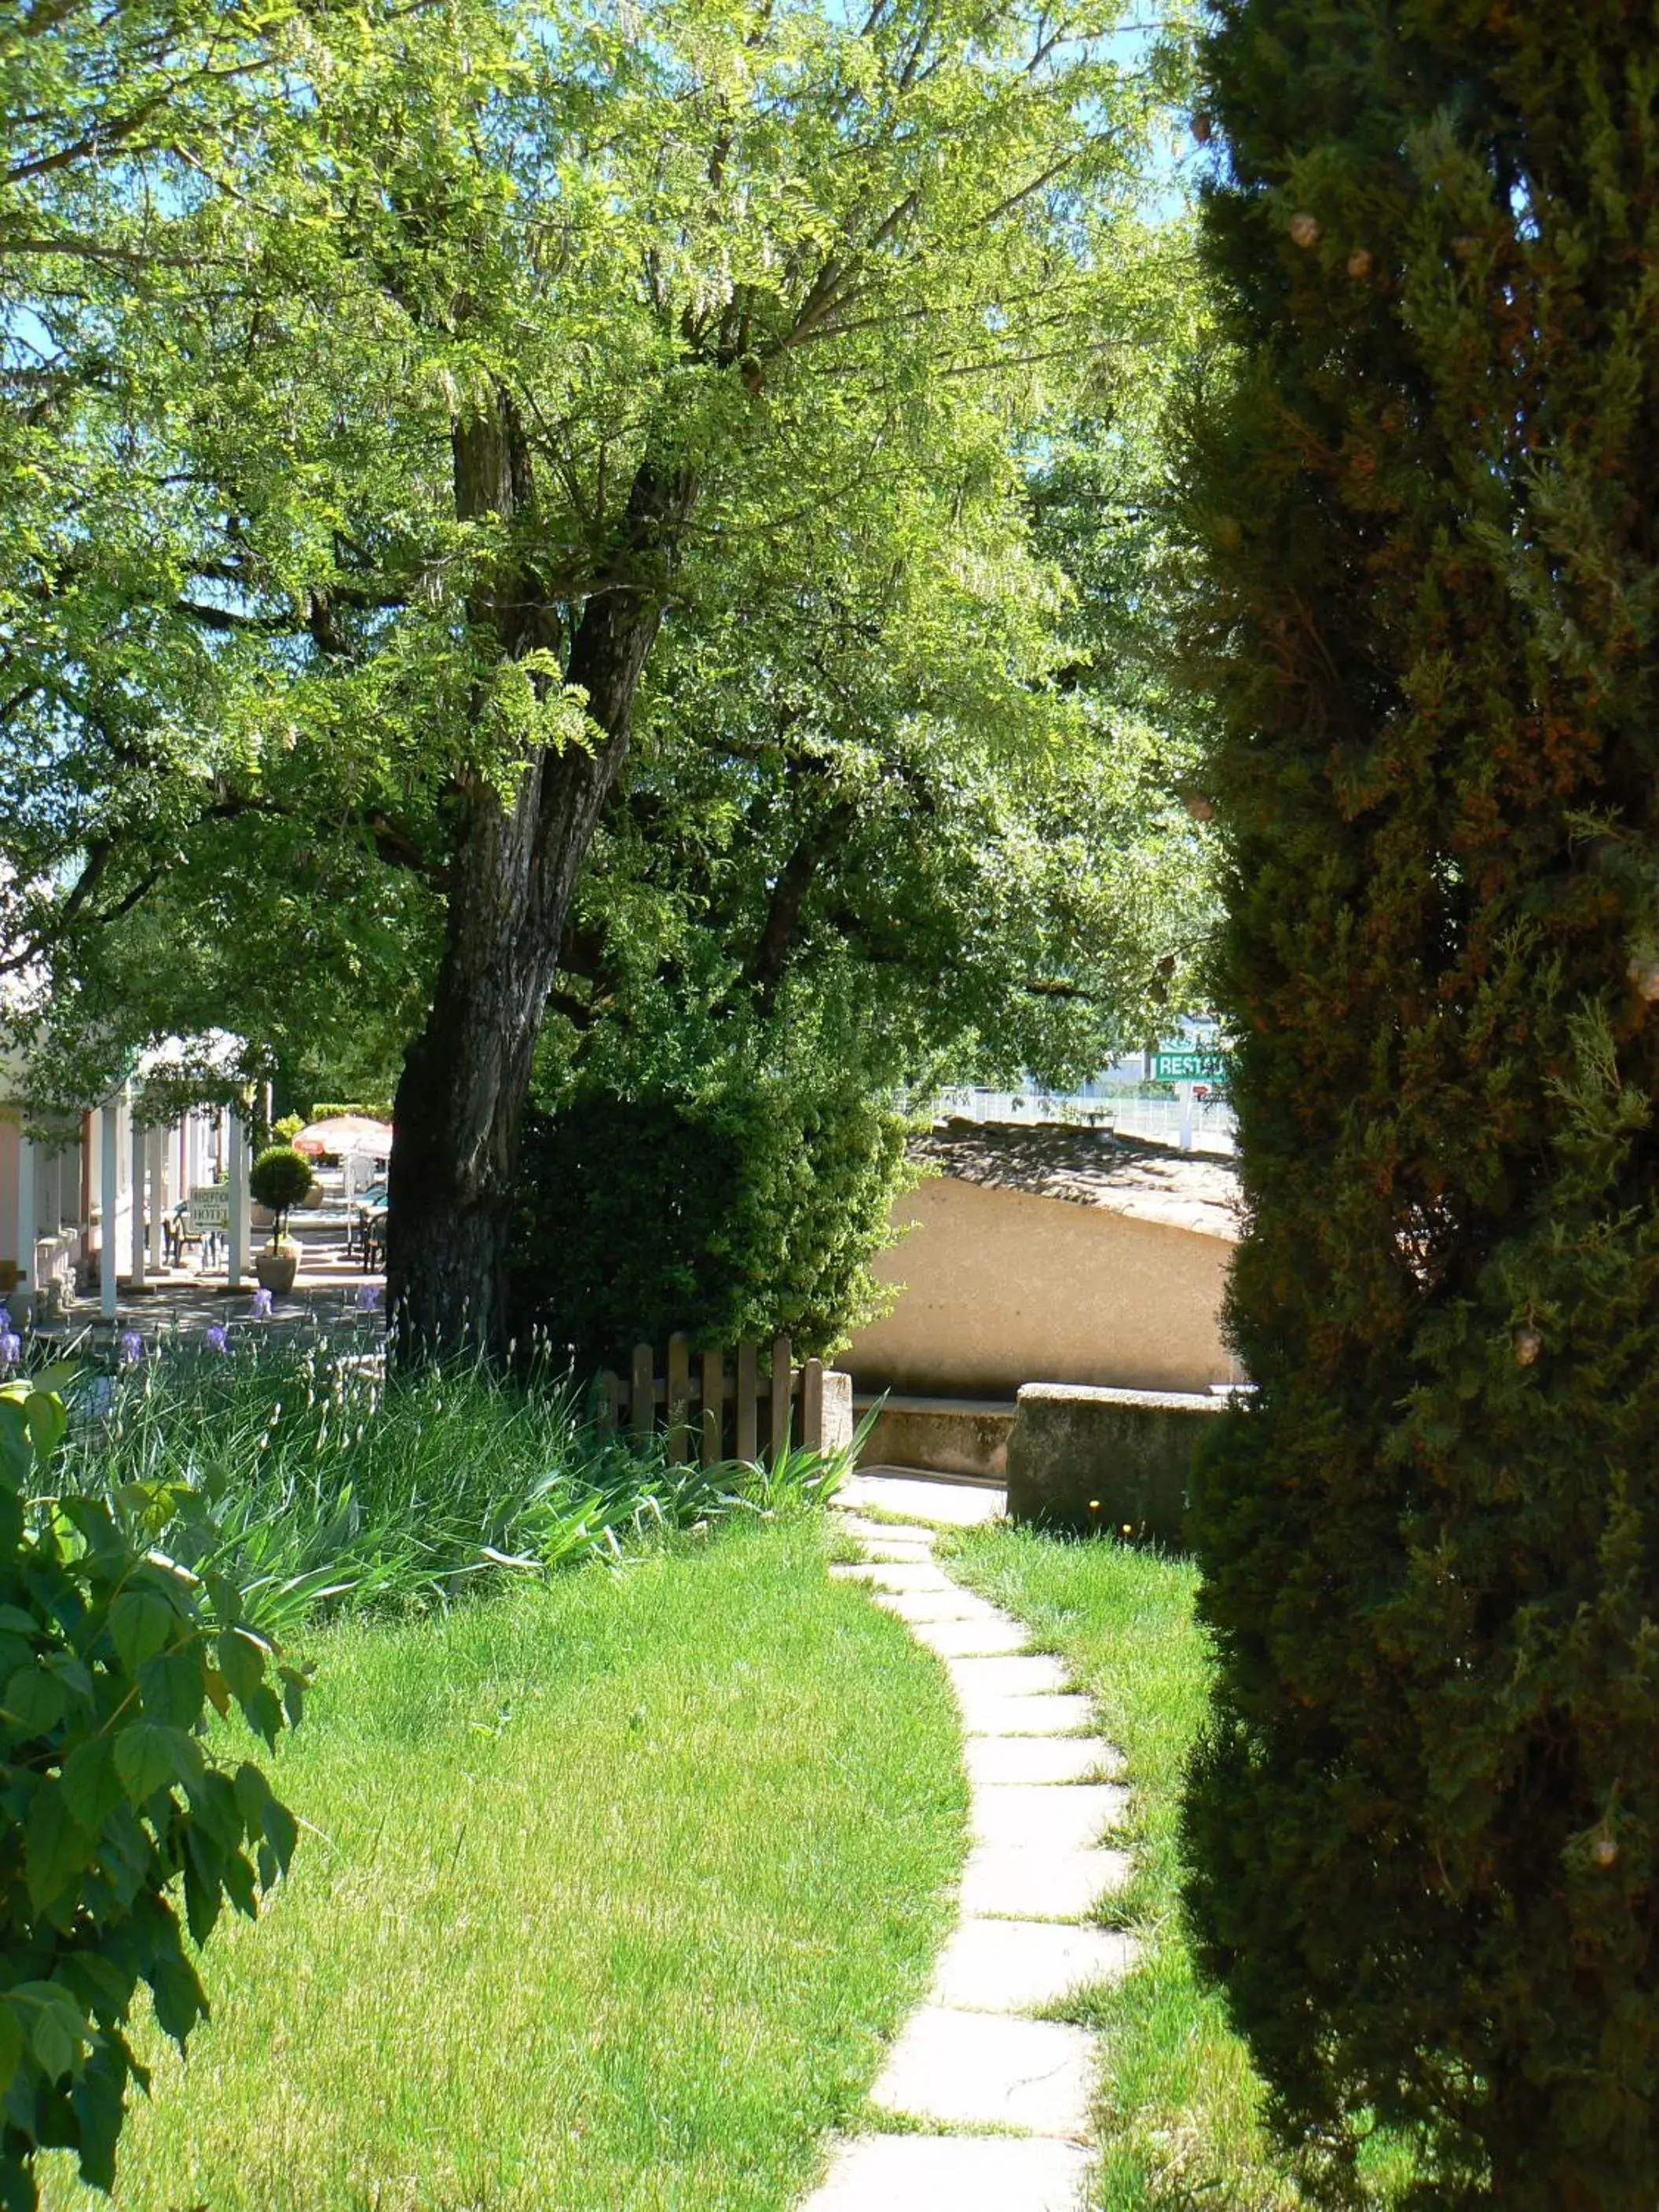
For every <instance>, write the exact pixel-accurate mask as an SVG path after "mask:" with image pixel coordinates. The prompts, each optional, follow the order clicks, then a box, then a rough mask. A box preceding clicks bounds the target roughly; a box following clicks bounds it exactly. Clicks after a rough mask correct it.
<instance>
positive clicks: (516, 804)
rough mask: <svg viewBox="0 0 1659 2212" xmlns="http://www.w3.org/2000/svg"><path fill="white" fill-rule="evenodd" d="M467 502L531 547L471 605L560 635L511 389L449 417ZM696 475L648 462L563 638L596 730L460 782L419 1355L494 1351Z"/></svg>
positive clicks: (410, 1325) (411, 1250) (569, 675)
mask: <svg viewBox="0 0 1659 2212" xmlns="http://www.w3.org/2000/svg"><path fill="white" fill-rule="evenodd" d="M454 442H455V491H456V506H457V510H458V512H459V513H460V515H461V516H462V517H463V518H469V517H477V516H483V515H486V514H489V513H495V514H496V515H499V516H500V517H501V520H502V521H503V522H505V523H507V524H509V525H512V526H515V532H514V534H515V536H516V537H517V538H518V539H519V540H520V545H521V548H522V550H520V551H519V552H517V553H515V555H514V556H513V558H512V559H511V560H509V561H507V562H504V563H503V565H502V568H501V571H500V573H498V574H497V575H496V576H495V578H494V579H492V580H491V581H490V583H489V586H487V587H485V588H484V589H483V590H481V591H480V592H479V593H478V595H477V598H476V599H475V600H474V602H473V605H472V607H471V617H472V620H473V623H474V625H475V628H477V629H482V630H483V631H484V632H485V633H486V634H487V635H492V636H493V637H494V638H495V640H496V641H498V643H499V647H500V652H501V658H503V659H520V658H522V657H523V656H524V655H525V654H526V653H530V652H532V651H536V650H540V649H545V648H548V647H552V648H554V649H557V648H558V647H559V645H560V643H561V635H560V623H559V618H558V614H557V611H556V608H555V607H554V606H553V605H551V604H550V602H549V600H548V599H547V597H546V594H545V592H544V588H543V586H541V584H540V582H539V580H538V575H537V564H536V561H535V550H536V549H535V544H534V483H533V477H532V467H531V461H530V456H529V453H528V450H527V447H526V441H525V439H524V435H523V433H522V429H521V426H520V422H519V420H518V416H517V414H516V411H515V410H514V409H513V404H512V402H511V400H510V398H508V397H507V395H506V394H505V393H501V394H499V395H498V396H497V399H496V403H495V406H494V408H493V409H491V410H489V411H487V412H486V413H485V414H484V415H483V416H482V417H481V418H480V419H478V420H477V421H474V422H468V423H466V424H465V425H463V426H461V427H459V428H458V429H457V431H456V434H455V441H454ZM695 497H696V485H695V483H694V481H693V479H692V478H691V477H690V474H689V473H688V472H686V471H683V470H666V471H662V470H659V469H657V468H654V467H653V465H651V464H650V463H649V462H646V463H643V464H642V465H641V467H640V469H639V471H637V473H636V475H635V481H634V485H633V489H632V493H631V495H630V497H629V506H628V510H627V513H626V516H625V518H624V520H623V526H622V529H621V531H620V532H619V534H618V539H617V544H616V545H615V547H614V548H613V550H612V553H611V558H610V560H609V561H608V562H607V563H606V565H605V569H604V571H603V572H602V574H600V575H599V577H598V578H597V579H596V580H595V582H594V584H593V586H592V589H591V591H590V592H589V594H588V596H587V598H586V602H585V605H584V608H583V612H582V615H581V617H580V622H579V623H578V625H577V627H576V629H575V631H574V635H573V636H572V637H571V639H570V641H569V650H568V654H566V655H565V656H564V665H565V680H566V682H568V683H569V684H579V685H580V687H581V688H582V690H584V691H586V695H587V705H588V713H589V714H590V715H591V716H592V720H593V721H594V723H595V724H596V725H597V726H598V729H599V732H601V733H602V738H601V739H600V740H599V741H598V742H596V744H595V747H594V750H592V751H591V752H590V751H587V750H583V749H581V748H580V747H577V746H571V747H569V748H568V749H567V750H563V751H552V750H544V751H542V752H541V753H539V754H538V755H537V756H536V757H534V758H532V760H531V761H530V763H528V764H527V766H526V769H525V770H524V772H523V774H522V775H521V776H520V781H519V783H518V785H517V787H516V789H515V790H514V791H513V794H512V796H511V799H509V800H503V799H502V798H501V793H499V791H498V790H497V789H496V788H495V786H494V785H493V784H492V783H491V782H490V781H489V778H488V777H487V776H485V775H483V774H482V773H480V774H476V775H471V776H469V777H467V778H465V779H464V780H461V781H458V783H457V787H456V790H455V794H454V808H453V823H454V828H453V836H452V839H451V842H450V848H449V856H448V912H447V927H446V932H445V941H444V951H443V957H442V961H441V966H440V969H439V973H438V980H437V985H436V988H435V992H434V994H433V1000H432V1006H431V1011H430V1012H429V1013H428V1016H427V1020H426V1026H425V1028H424V1029H423V1030H422V1032H421V1035H420V1036H418V1037H417V1038H416V1041H415V1042H414V1043H413V1044H412V1045H411V1046H410V1050H409V1053H408V1055H407V1057H406V1059H405V1061H404V1073H403V1077H402V1079H401V1081H400V1082H399V1084H398V1098H397V1113H396V1130H395V1134H394V1139H393V1143H392V1169H391V1179H390V1205H389V1224H388V1236H387V1255H386V1257H387V1277H388V1289H389V1292H390V1299H391V1305H392V1315H393V1341H394V1346H395V1348H396V1350H397V1352H398V1355H399V1356H400V1357H401V1358H404V1359H408V1358H411V1357H420V1356H423V1355H425V1354H427V1353H428V1352H436V1353H451V1352H459V1351H464V1350H469V1349H483V1351H485V1352H496V1351H499V1350H500V1349H501V1348H502V1345H503V1341H504V1338H505V1334H506V1313H507V1307H506V1296H505V1291H506V1266H507V1243H508V1237H509V1233H510V1229H511V1219H512V1211H511V1209H512V1191H513V1174H514V1170H515V1167H516V1164H517V1159H518V1150H519V1133H520V1125H521V1123H522V1120H523V1115H524V1107H525V1101H526V1097H527V1095H528V1091H529V1087H530V1076H531V1068H532V1061H533V1059H534V1055H535V1050H536V1042H537V1039H538V1036H540V1034H541V1027H542V1021H543V1017H544V1013H545V1011H546V1006H547V1000H548V996H549V994H550V991H551V989H552V986H553V980H554V975H555V973H556V968H557V963H558V951H559V946H560V944H561V941H562V938H563V935H564V931H565V925H566V922H567V921H568V916H569V913H570V906H571V901H572V898H573V896H574V892H575V887H576V883H577V878H578V877H579V874H580V869H581V866H582V863H583V861H584V860H586V856H587V852H588V848H589V847H590V846H591V845H592V841H593V835H594V831H595V829H597V827H598V824H599V815H600V812H601V810H602V809H603V807H604V805H605V799H606V798H607V796H608V795H609V793H610V791H611V786H612V784H613V783H614V782H615V781H616V777H617V772H618V770H619V769H620V768H621V766H622V764H623V759H624V758H625V757H626V754H627V750H628V741H629V723H630V720H631V717H632V714H633V707H634V699H635V693H636V691H637V690H638V688H639V682H640V678H641V675H642V673H643V672H644V669H645V665H646V662H647V659H648V657H649V655H650V652H651V647H652V646H653V643H654V642H655V641H656V636H657V632H658V629H659V627H660V625H661V621H662V590H663V585H664V583H665V578H666V574H667V571H668V568H669V567H670V565H671V561H672V557H673V554H674V550H675V547H676V545H677V543H678V538H679V536H680V534H681V532H683V530H684V525H685V523H686V521H687V520H688V519H689V517H690V512H691V507H692V504H693V501H694V500H695Z"/></svg>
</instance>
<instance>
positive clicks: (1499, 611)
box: [1187, 0, 1659, 2212]
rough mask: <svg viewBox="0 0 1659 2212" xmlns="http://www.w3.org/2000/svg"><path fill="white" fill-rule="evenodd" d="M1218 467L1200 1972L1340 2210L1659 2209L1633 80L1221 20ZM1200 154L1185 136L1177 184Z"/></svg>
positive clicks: (1413, 39)
mask: <svg viewBox="0 0 1659 2212" xmlns="http://www.w3.org/2000/svg"><path fill="white" fill-rule="evenodd" d="M1207 65H1208V71H1209V77H1210V93H1209V96H1208V106H1209V112H1210V113H1211V115H1212V117H1213V118H1214V122H1215V125H1217V126H1218V145H1219V144H1225V148H1226V161H1227V162H1228V163H1230V165H1231V166H1230V167H1228V168H1227V169H1225V172H1224V173H1220V174H1219V175H1218V181H1217V183H1216V185H1215V187H1214V189H1213V190H1212V191H1211V192H1210V193H1209V195H1208V197H1207V204H1206V214H1205V238H1206V252H1207V255H1208V258H1209V262H1210V265H1211V268H1212V271H1213V273H1214V274H1215V276H1217V277H1218V280H1219V284H1220V289H1221V291H1222V295H1223V299H1224V310H1225V313H1224V320H1225V327H1226V331H1227V335H1228V336H1229V337H1231V342H1232V343H1233V346H1234V347H1235V349H1236V350H1237V361H1238V362H1239V364H1240V366H1239V368H1238V372H1237V380H1236V382H1235V384H1234V386H1232V388H1231V392H1230V393H1229V394H1228V395H1227V397H1226V398H1225V400H1224V402H1223V404H1220V405H1219V406H1218V409H1217V410H1215V411H1214V412H1212V414H1211V415H1210V416H1208V417H1207V419H1200V420H1198V421H1197V422H1196V424H1195V427H1194V431H1193V441H1192V451H1191V457H1190V465H1189V471H1188V484H1187V498H1188V508H1189V513H1190V517H1191V521H1192V525H1193V528H1194V532H1195V534H1196V535H1197V537H1198V538H1199V539H1200V542H1201V545H1202V549H1203V579H1202V581H1201V584H1200V594H1199V605H1198V609H1197V623H1196V631H1195V650H1196V653H1197V657H1198V660H1199V664H1200V674H1201V677H1202V679H1203V681H1204V682H1205V683H1206V685H1207V686H1208V687H1209V689H1210V690H1212V693H1213V694H1214V696H1216V697H1217V698H1218V702H1219V706H1220V711H1221V714H1222V718H1223V720H1224V723H1225V738H1224V740H1223V742H1222V744H1221V748H1220V752H1219V757H1218V760H1217V763H1216V766H1215V791H1216V796H1217V798H1218V801H1219V804H1220V810H1221V815H1222V819H1223V821H1224V823H1225V826H1226V828H1227V829H1228V831H1229V835H1230V837H1231V886H1230V906H1231V918H1230V921H1229V924H1228V927H1227V932H1226V938H1225V949H1224V952H1223V956H1222V966H1223V971H1224V972H1223V976H1222V982H1221V988H1222V993H1223V996H1224V998H1225V1002H1226V1003H1227V1004H1228V1005H1229V1006H1231V1010H1232V1014H1233V1019H1234V1022H1235V1024H1236V1029H1237V1066H1236V1076H1235V1081H1234V1097H1235V1102H1236V1104H1237V1110H1238V1114H1239V1119H1240V1127H1241V1141H1242V1153H1243V1171H1244V1176H1245V1180H1246V1184H1247V1189H1248V1197H1249V1214H1250V1228H1249V1235H1248V1236H1247V1237H1246V1239H1245V1241H1244V1243H1243V1245H1242V1247H1241V1249H1240V1251H1239V1254H1238V1258H1237V1269H1236V1273H1235V1276H1234V1281H1233V1289H1232V1294H1231V1326H1232V1329H1233V1332H1234V1334H1235V1338H1236V1340H1237V1347H1238V1350H1239V1352H1240V1353H1241V1355H1242V1357H1243V1360H1244V1361H1245V1363H1246V1364H1247V1366H1248V1369H1249V1373H1250V1374H1251V1376H1253V1377H1254V1379H1255V1382H1256V1383H1257V1384H1258V1386H1259V1395H1258V1397H1257V1400H1256V1401H1255V1405H1254V1406H1253V1407H1251V1408H1250V1409H1249V1410H1248V1411H1245V1412H1241V1413H1237V1414H1235V1415H1232V1416H1230V1418H1229V1419H1228V1420H1227V1422H1226V1423H1225V1428H1224V1433H1223V1436H1222V1437H1221V1438H1220V1439H1219V1440H1218V1449H1215V1450H1213V1451H1212V1453H1211V1454H1210V1455H1208V1457H1207V1462H1206V1471H1205V1474H1204V1478H1203V1481H1202V1483H1201V1486H1200V1487H1201V1492H1202V1495H1201V1498H1200V1504H1199V1509H1198V1510H1197V1513H1196V1515H1195V1516H1194V1524H1193V1532H1192V1533H1193V1535H1194V1540H1195V1542H1196V1545H1197V1548H1198V1550H1199V1553H1200V1558H1201V1560H1202V1565H1203V1569H1204V1577H1205V1582H1204V1596H1203V1610H1204V1613H1205V1616H1206V1620H1208V1621H1209V1622H1210V1624H1211V1625H1212V1627H1213V1629H1214V1632H1215V1634H1216V1638H1217V1641H1218V1649H1219V1655H1220V1660H1221V1677H1220V1692H1219V1698H1218V1709H1217V1712H1216V1716H1215V1719H1214V1723H1213V1725H1212V1728H1211V1729H1210V1732H1209V1735H1208V1737H1207V1740H1206V1743H1205V1746H1204V1747H1203V1750H1202V1753H1201V1755H1200V1758H1199V1760H1198V1762H1197V1765H1196V1766H1195V1769H1194V1774H1193V1777H1192V1781H1191V1786H1190V1793H1189V1798H1188V1814H1187V1839H1188V1852H1189V1855H1190V1858H1191V1862H1192V1869H1193V1871H1192V1875H1191V1881H1190V1887H1189V1894H1188V1902H1189V1906H1190V1911H1191V1916H1192V1920H1193V1923H1194V1929H1195V1932H1196V1935H1197V1937H1198V1939H1199V1946H1200V1955H1201V1961H1202V1964H1203V1965H1204V1966H1205V1967H1206V1969H1207V1971H1208V1972H1210V1974H1211V1975H1212V1976H1213V1977H1215V1978H1218V1979H1219V1980H1220V1981H1221V1982H1222V1983H1223V1984H1225V1990H1226V1993H1227V1996H1228V2000H1229V2003H1230V2006H1231V2012H1232V2014H1233V2016H1234V2018H1235V2019H1236V2021H1237V2023H1238V2024H1239V2026H1240V2027H1242V2028H1243V2032H1244V2033H1246V2034H1247V2035H1248V2037H1249V2041H1250V2044H1251V2045H1252V2048H1253V2050H1254V2052H1255V2057H1256V2059H1257V2061H1258V2063H1259V2064H1260V2066H1261V2069H1262V2071H1263V2073H1264V2075H1265V2076H1266V2078H1267V2083H1268V2085H1269V2088H1270V2092H1271V2115H1272V2118H1273V2121H1274V2123H1275V2124H1276V2126H1277V2127H1278V2129H1279V2131H1280V2132H1281V2134H1282V2136H1284V2138H1285V2141H1286V2142H1289V2143H1291V2144H1294V2145H1296V2146H1297V2147H1298V2148H1299V2149H1300V2151H1301V2152H1302V2153H1303V2154H1304V2160H1305V2161H1306V2163H1307V2164H1308V2165H1309V2166H1310V2169H1311V2170H1313V2171H1315V2172H1316V2173H1318V2174H1320V2175H1321V2176H1322V2179H1321V2184H1320V2185H1321V2187H1322V2189H1324V2190H1327V2191H1333V2192H1337V2193H1340V2191H1341V2190H1342V2189H1343V2188H1344V2187H1345V2186H1346V2182H1345V2179H1344V2178H1345V2176H1346V2175H1348V2174H1349V2173H1350V2172H1352V2166H1353V2163H1354V2160H1355V2158H1356V2156H1357V2149H1356V2146H1357V2144H1358V2140H1359V2138H1360V2136H1362V2135H1363V2134H1364V2131H1365V2130H1366V2129H1367V2128H1368V2127H1369V2126H1370V2124H1371V2120H1372V2118H1379V2119H1381V2120H1382V2121H1383V2123H1384V2124H1398V2125H1401V2126H1404V2127H1407V2128H1408V2129H1413V2130H1420V2135H1421V2144H1422V2179H1421V2181H1420V2183H1419V2185H1418V2188H1417V2191H1416V2194H1415V2195H1414V2197H1413V2199H1412V2201H1413V2203H1419V2204H1422V2205H1425V2206H1427V2205H1432V2206H1434V2207H1436V2208H1437V2209H1438V2212H1443V2208H1446V2207H1449V2206H1462V2205H1472V2204H1476V2203H1488V2202H1491V2203H1501V2204H1503V2205H1504V2207H1505V2208H1507V2212H1532V2208H1536V2212H1580V2208H1583V2209H1584V2212H1588V2208H1595V2212H1613V2209H1614V2208H1618V2212H1638V2208H1640V2212H1651V2207H1652V2206H1653V2204H1654V2203H1655V2201H1656V2197H1659V1881H1656V1845H1659V1626H1656V1623H1659V1135H1656V1129H1655V1124H1654V1098H1655V1095H1656V1091H1659V656H1656V650H1655V626H1656V620H1659V532H1656V526H1655V520H1654V514H1655V496H1656V495H1655V489H1654V488H1655V485H1656V483H1659V274H1656V270H1659V260H1656V247H1659V104H1656V103H1659V48H1656V44H1655V36H1654V30H1653V22H1652V15H1651V11H1650V9H1646V8H1641V9H1638V8H1633V7H1631V6H1628V5H1615V4H1612V0H1574V4H1572V5H1571V6H1563V5H1561V4H1559V0H1551V4H1549V5H1547V6H1546V5H1544V4H1542V0H1505V4H1504V5H1503V6H1501V7H1495V8H1488V7H1487V6H1486V5H1485V4H1484V0H1483V4H1480V5H1476V6H1466V5H1455V4H1452V0H1414V4H1412V5H1409V6H1405V7H1400V8H1383V7H1379V6H1375V5H1370V4H1364V5H1361V4H1357V0H1355V4H1345V0H1219V4H1218V6H1217V9H1216V27H1215V29H1214V31H1213V33H1212V38H1211V40H1210V42H1209V45H1208V64H1207ZM1200 135H1204V134H1203V132H1202V131H1200Z"/></svg>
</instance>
